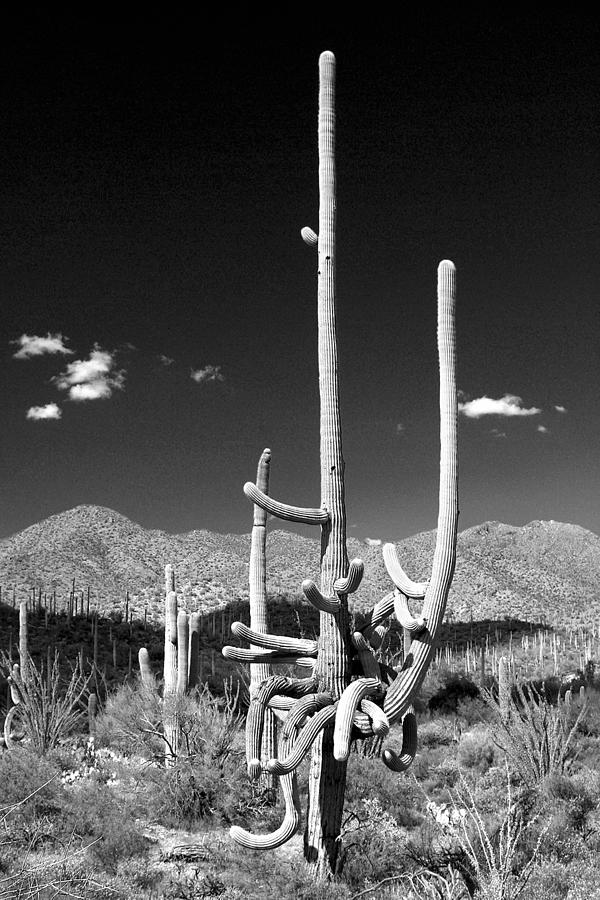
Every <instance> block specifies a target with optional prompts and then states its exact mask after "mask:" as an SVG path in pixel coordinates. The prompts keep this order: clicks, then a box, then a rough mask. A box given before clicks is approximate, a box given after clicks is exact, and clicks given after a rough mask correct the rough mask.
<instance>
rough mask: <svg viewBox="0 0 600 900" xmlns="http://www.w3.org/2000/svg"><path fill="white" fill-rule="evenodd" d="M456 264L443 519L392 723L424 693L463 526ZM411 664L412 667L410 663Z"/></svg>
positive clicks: (447, 367) (442, 273)
mask: <svg viewBox="0 0 600 900" xmlns="http://www.w3.org/2000/svg"><path fill="white" fill-rule="evenodd" d="M455 275H456V270H455V267H454V264H453V263H451V262H449V261H448V260H444V261H443V262H441V263H440V265H439V267H438V350H439V359H440V491H439V514H438V528H437V538H436V544H435V552H434V556H433V566H432V573H431V580H430V582H429V585H428V587H427V591H426V594H425V603H424V605H423V612H422V615H423V618H424V619H425V620H426V621H427V629H426V630H425V631H424V632H423V633H422V634H420V635H418V636H416V637H415V639H414V640H413V642H412V645H411V648H410V654H409V657H408V658H407V660H406V663H405V665H404V666H403V668H402V671H401V672H400V673H399V675H398V676H397V678H396V680H395V681H394V683H393V684H392V686H391V687H390V689H389V690H388V692H387V694H386V697H385V701H384V706H383V708H384V710H385V712H386V713H387V715H388V716H389V719H390V722H393V721H397V720H398V719H399V718H400V717H401V716H402V715H404V713H405V712H406V711H407V710H408V707H409V706H410V704H411V702H412V698H413V697H414V695H415V693H416V691H418V689H419V688H420V686H421V684H422V682H423V679H424V678H425V675H426V673H427V668H428V666H429V663H430V661H431V658H432V656H433V653H434V646H435V639H436V637H437V634H438V630H439V627H440V624H441V622H442V619H443V617H444V613H445V610H446V601H447V599H448V592H449V590H450V585H451V583H452V576H453V574H454V565H455V562H456V535H457V524H458V459H457V397H456V376H455V354H456V348H455V328H454V312H455V292H456V278H455ZM407 663H408V664H407Z"/></svg>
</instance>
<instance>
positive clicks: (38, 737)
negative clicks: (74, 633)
mask: <svg viewBox="0 0 600 900" xmlns="http://www.w3.org/2000/svg"><path fill="white" fill-rule="evenodd" d="M2 666H3V667H4V669H5V671H7V672H8V671H10V672H11V681H12V683H13V686H14V689H15V691H16V693H17V694H18V696H19V703H18V704H17V707H16V710H15V715H16V718H17V719H18V722H19V727H20V728H22V729H23V730H24V733H25V736H26V738H27V740H28V741H29V743H30V745H31V746H32V747H33V748H34V749H35V750H36V751H37V752H38V753H46V752H47V751H48V750H52V749H53V748H54V747H57V746H58V744H59V743H60V741H61V740H63V739H64V738H65V737H67V736H68V735H69V734H71V733H72V732H73V731H75V729H76V728H78V727H79V726H80V725H81V723H82V722H83V720H84V717H85V715H86V713H87V704H86V702H84V701H86V700H87V695H88V693H89V691H88V687H89V683H90V679H91V676H89V675H84V673H83V672H82V671H81V668H80V666H79V662H77V664H76V665H75V666H74V667H73V668H72V669H71V672H70V674H69V675H68V676H63V674H62V672H61V669H60V664H59V654H58V651H56V652H55V654H54V661H53V663H52V666H51V667H50V671H47V672H46V674H45V675H44V674H43V672H42V670H41V669H38V668H37V666H36V665H35V663H34V661H33V659H32V658H31V656H29V658H28V664H27V673H26V677H25V676H24V673H19V672H18V668H17V667H13V668H12V670H11V667H10V660H9V659H8V657H7V656H6V655H5V654H3V657H2Z"/></svg>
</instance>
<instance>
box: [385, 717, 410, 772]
mask: <svg viewBox="0 0 600 900" xmlns="http://www.w3.org/2000/svg"><path fill="white" fill-rule="evenodd" d="M416 754H417V717H416V716H415V714H414V711H413V708H412V706H410V707H409V708H408V709H407V711H406V713H405V715H404V718H403V720H402V750H401V751H400V755H398V754H397V753H396V752H395V751H394V750H384V751H383V761H384V763H385V764H386V766H387V767H388V769H391V770H392V772H405V771H406V769H408V767H409V766H410V765H412V762H413V760H414V758H415V756H416Z"/></svg>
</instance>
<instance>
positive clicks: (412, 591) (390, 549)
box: [383, 544, 427, 600]
mask: <svg viewBox="0 0 600 900" xmlns="http://www.w3.org/2000/svg"><path fill="white" fill-rule="evenodd" d="M383 561H384V563H385V567H386V569H387V573H388V575H389V576H390V578H391V579H392V581H393V582H394V584H395V585H396V587H397V588H398V590H399V591H402V593H403V594H406V596H407V597H411V598H412V599H413V600H422V599H423V597H424V596H425V591H426V590H427V582H426V581H425V582H418V581H413V580H412V579H411V578H409V577H408V575H407V574H406V572H405V571H404V569H403V568H402V566H401V565H400V560H399V559H398V551H397V550H396V545H395V544H384V545H383Z"/></svg>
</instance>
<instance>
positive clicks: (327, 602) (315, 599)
mask: <svg viewBox="0 0 600 900" xmlns="http://www.w3.org/2000/svg"><path fill="white" fill-rule="evenodd" d="M302 591H303V592H304V596H305V597H306V599H307V600H308V602H309V603H312V605H313V606H314V607H315V608H316V609H318V610H319V611H320V612H327V613H336V612H339V611H340V608H341V604H340V601H339V598H338V597H335V598H334V597H324V596H323V594H322V593H321V591H320V590H319V588H318V587H317V586H316V584H315V583H314V581H313V580H312V578H305V579H304V581H303V582H302Z"/></svg>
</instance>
